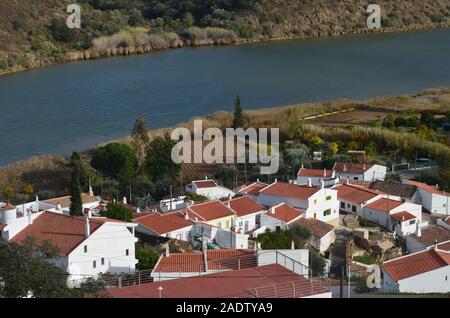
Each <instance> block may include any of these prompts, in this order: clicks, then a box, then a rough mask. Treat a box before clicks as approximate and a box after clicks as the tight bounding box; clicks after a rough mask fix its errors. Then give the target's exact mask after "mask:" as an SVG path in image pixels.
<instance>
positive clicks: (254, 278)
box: [108, 264, 329, 298]
mask: <svg viewBox="0 0 450 318" xmlns="http://www.w3.org/2000/svg"><path fill="white" fill-rule="evenodd" d="M292 284H294V285H295V297H296V298H301V297H307V296H311V295H318V294H323V293H328V292H329V290H328V289H326V288H324V287H322V286H320V285H319V284H317V283H316V282H314V283H313V284H312V283H311V281H310V280H308V279H306V278H304V277H302V276H300V275H298V274H296V273H294V272H292V271H290V270H288V269H286V268H284V267H282V266H281V265H278V264H272V265H265V266H260V267H253V268H246V269H241V270H234V271H226V272H220V273H215V274H208V275H202V276H201V277H198V276H195V277H189V278H181V279H172V280H166V281H161V282H154V283H148V284H142V285H135V286H127V287H122V288H112V289H108V293H109V294H110V295H111V296H113V297H117V298H158V297H159V290H158V289H159V287H162V288H163V289H162V292H161V297H162V298H234V297H238V298H249V297H254V296H255V294H254V292H255V288H258V291H259V293H258V295H257V297H270V296H272V297H275V296H274V294H273V293H274V289H275V288H276V286H279V287H284V288H278V289H280V290H283V289H284V290H286V287H289V286H290V288H288V292H287V294H286V295H284V297H292V296H293V291H294V288H293V287H292ZM312 285H314V288H313V290H312V288H311V286H312ZM277 296H278V297H283V295H281V296H280V295H279V294H278V295H277Z"/></svg>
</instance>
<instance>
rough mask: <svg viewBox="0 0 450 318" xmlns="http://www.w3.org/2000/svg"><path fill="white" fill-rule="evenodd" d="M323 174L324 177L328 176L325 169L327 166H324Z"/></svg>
mask: <svg viewBox="0 0 450 318" xmlns="http://www.w3.org/2000/svg"><path fill="white" fill-rule="evenodd" d="M323 176H324V178H326V176H327V169H325V168H323Z"/></svg>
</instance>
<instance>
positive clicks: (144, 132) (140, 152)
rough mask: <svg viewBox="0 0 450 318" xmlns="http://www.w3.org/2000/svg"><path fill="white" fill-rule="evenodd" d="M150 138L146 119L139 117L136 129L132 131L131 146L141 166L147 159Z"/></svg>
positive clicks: (135, 124) (135, 125)
mask: <svg viewBox="0 0 450 318" xmlns="http://www.w3.org/2000/svg"><path fill="white" fill-rule="evenodd" d="M149 141H150V138H149V137H148V126H147V123H146V122H145V118H144V117H142V116H141V117H139V118H137V119H136V122H135V123H134V127H133V129H132V130H131V145H132V146H133V148H134V150H135V151H136V155H137V157H138V160H139V166H141V164H142V163H143V161H144V159H145V154H146V152H147V149H148V143H149Z"/></svg>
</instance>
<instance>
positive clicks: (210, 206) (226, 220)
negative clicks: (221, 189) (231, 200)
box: [188, 200, 236, 230]
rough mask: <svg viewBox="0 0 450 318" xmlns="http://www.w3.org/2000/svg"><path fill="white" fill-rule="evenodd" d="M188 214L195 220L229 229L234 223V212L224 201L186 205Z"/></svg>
mask: <svg viewBox="0 0 450 318" xmlns="http://www.w3.org/2000/svg"><path fill="white" fill-rule="evenodd" d="M188 212H189V216H190V218H191V219H192V220H194V221H196V222H204V223H206V224H209V225H212V226H215V227H218V228H221V229H224V230H229V229H230V228H231V227H232V226H233V225H234V224H233V223H234V222H233V221H234V218H235V215H236V214H235V213H234V211H233V210H232V209H231V208H230V207H229V206H228V205H226V204H225V203H223V202H222V201H219V200H214V201H208V202H204V203H198V204H193V205H191V206H190V207H188Z"/></svg>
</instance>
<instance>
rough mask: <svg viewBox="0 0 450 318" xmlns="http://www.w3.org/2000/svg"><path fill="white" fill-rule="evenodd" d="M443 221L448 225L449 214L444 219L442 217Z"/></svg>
mask: <svg viewBox="0 0 450 318" xmlns="http://www.w3.org/2000/svg"><path fill="white" fill-rule="evenodd" d="M443 221H444V223H446V224H448V225H450V216H447V217H446V218H445V219H443Z"/></svg>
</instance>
